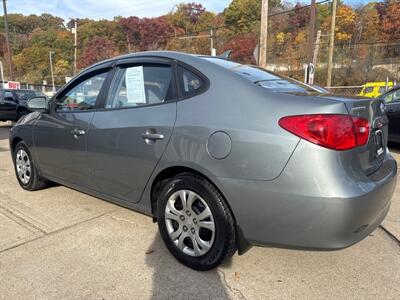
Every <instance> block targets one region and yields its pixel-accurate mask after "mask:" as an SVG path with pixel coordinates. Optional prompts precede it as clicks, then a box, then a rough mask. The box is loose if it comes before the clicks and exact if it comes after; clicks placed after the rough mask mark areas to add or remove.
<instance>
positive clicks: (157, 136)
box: [142, 128, 164, 145]
mask: <svg viewBox="0 0 400 300" xmlns="http://www.w3.org/2000/svg"><path fill="white" fill-rule="evenodd" d="M142 138H143V139H144V141H145V142H146V144H147V145H154V143H155V142H156V141H158V140H162V139H163V138H164V135H163V134H161V133H157V130H156V129H155V128H149V129H147V130H146V132H145V133H142Z"/></svg>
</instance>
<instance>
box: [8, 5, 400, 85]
mask: <svg viewBox="0 0 400 300" xmlns="http://www.w3.org/2000/svg"><path fill="white" fill-rule="evenodd" d="M291 3H292V2H289V1H281V0H270V1H269V12H270V14H272V16H271V17H270V18H269V23H268V29H269V30H268V52H267V60H268V64H269V66H271V67H273V68H275V71H278V72H282V73H285V74H286V75H290V76H293V77H296V78H298V79H302V76H303V73H304V72H303V66H304V63H306V62H307V56H308V53H307V43H308V40H309V37H308V34H309V33H308V30H309V28H308V27H309V23H310V11H309V9H308V8H304V7H303V5H304V4H300V3H295V4H291ZM339 3H340V5H339V6H338V9H337V17H336V27H335V52H334V61H335V64H336V65H337V66H339V67H338V69H340V71H339V70H335V72H334V81H335V84H359V83H362V82H363V81H365V80H369V77H368V76H370V77H371V76H375V77H377V78H378V77H379V78H381V77H382V78H385V76H387V73H385V72H386V71H385V72H383V73H379V74H378V75H376V74H377V73H376V72H377V71H376V70H377V68H376V65H378V66H382V65H385V64H393V62H396V61H397V60H398V57H399V55H400V47H399V45H400V2H399V1H395V0H386V1H381V2H371V3H368V4H366V5H364V6H350V5H345V4H343V2H342V1H339ZM260 10H261V0H232V1H231V2H230V4H229V5H228V6H227V7H226V8H225V9H224V10H223V11H222V12H221V13H219V14H216V13H214V12H211V11H208V10H207V9H206V8H205V7H204V6H203V5H202V4H200V3H195V2H188V3H181V4H178V5H177V6H176V7H175V8H174V9H173V10H172V11H171V12H169V13H167V14H166V15H163V16H159V17H153V18H139V17H137V16H130V17H118V16H117V17H115V18H114V19H113V20H93V19H89V18H84V19H77V22H78V48H77V51H78V68H79V69H81V68H85V67H87V66H89V65H91V64H93V63H94V62H97V61H100V60H102V59H105V58H109V57H113V56H117V55H120V54H124V53H128V52H137V51H146V50H175V51H184V52H190V53H199V54H210V46H211V45H210V33H211V31H210V30H211V29H212V28H213V34H214V36H213V46H214V48H216V49H217V53H222V52H223V51H225V50H232V55H231V58H232V59H234V60H237V61H240V62H243V63H255V59H254V55H253V53H254V49H255V48H256V46H257V44H258V39H259V27H260V21H259V19H260ZM286 10H290V12H288V13H280V12H284V11H286ZM3 24H4V22H3V17H0V59H2V60H3V62H5V56H6V55H5V54H6V52H5V50H6V49H5V40H4V35H3V34H2V32H3V26H4V25H3ZM9 24H10V35H11V37H10V38H11V41H12V50H13V62H14V65H15V73H16V76H17V78H16V79H17V80H21V81H25V82H31V83H42V81H43V80H47V81H48V82H50V74H49V73H50V72H49V69H50V68H49V61H48V53H49V51H54V57H53V58H54V74H55V77H56V82H57V83H59V84H61V83H63V82H64V79H65V76H71V75H72V73H73V58H74V46H73V40H74V39H73V33H72V32H71V29H72V28H73V20H70V21H68V22H67V23H65V22H64V20H63V19H62V18H59V17H56V16H52V15H50V14H42V15H40V16H36V15H30V16H23V15H21V14H10V15H9ZM330 24H331V6H330V3H324V4H320V5H318V6H317V24H316V29H317V30H321V33H322V34H321V39H320V44H319V52H318V55H317V61H316V62H317V67H318V68H320V69H318V70H317V77H316V80H317V81H318V82H321V83H323V81H324V74H325V73H326V72H325V71H324V69H323V68H324V67H326V61H327V52H328V51H327V46H328V44H329V40H328V36H329V31H330V27H331V26H330ZM342 69H343V70H342ZM393 69H395V68H393ZM397 69H399V68H397ZM6 71H7V68H6ZM388 72H389V71H388ZM371 74H372V75H371ZM6 75H7V74H6ZM398 75H399V74H397V73H396V72H394V73H389V76H393V77H399V76H398ZM373 79H374V78H373Z"/></svg>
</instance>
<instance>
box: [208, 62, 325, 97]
mask: <svg viewBox="0 0 400 300" xmlns="http://www.w3.org/2000/svg"><path fill="white" fill-rule="evenodd" d="M202 58H204V59H205V60H208V61H211V62H213V63H215V64H217V65H220V66H222V67H224V68H227V69H229V70H231V71H232V72H235V73H237V74H240V75H242V76H243V77H244V78H247V79H249V80H250V81H252V82H254V83H256V84H257V85H259V86H261V87H263V88H266V89H269V90H271V91H274V92H296V93H309V92H311V93H316V92H319V91H317V90H316V89H313V88H311V87H309V86H307V85H305V84H302V83H301V82H299V81H297V80H293V79H291V78H288V77H284V76H280V75H278V74H275V73H273V72H269V71H267V70H265V69H261V68H258V67H256V66H249V65H242V64H238V63H235V62H231V61H227V60H224V59H220V58H213V57H202Z"/></svg>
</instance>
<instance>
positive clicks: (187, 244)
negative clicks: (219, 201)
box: [165, 190, 215, 257]
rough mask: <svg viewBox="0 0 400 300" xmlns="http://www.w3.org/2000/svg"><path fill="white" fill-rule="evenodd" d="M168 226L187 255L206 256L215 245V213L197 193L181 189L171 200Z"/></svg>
mask: <svg viewBox="0 0 400 300" xmlns="http://www.w3.org/2000/svg"><path fill="white" fill-rule="evenodd" d="M165 224H166V227H167V231H168V234H169V237H170V238H171V240H172V241H173V242H174V244H175V245H176V246H177V247H178V249H180V250H181V251H182V252H183V253H185V254H187V255H190V256H195V257H198V256H202V255H204V254H206V253H207V252H208V251H209V250H210V249H211V247H212V245H213V243H214V238H215V222H214V217H213V214H212V212H211V210H210V207H209V206H208V205H207V203H206V202H205V201H204V199H202V198H201V197H200V196H199V195H198V194H197V193H195V192H193V191H190V190H178V191H176V192H175V193H173V194H172V195H171V196H170V197H169V199H168V201H167V205H166V207H165Z"/></svg>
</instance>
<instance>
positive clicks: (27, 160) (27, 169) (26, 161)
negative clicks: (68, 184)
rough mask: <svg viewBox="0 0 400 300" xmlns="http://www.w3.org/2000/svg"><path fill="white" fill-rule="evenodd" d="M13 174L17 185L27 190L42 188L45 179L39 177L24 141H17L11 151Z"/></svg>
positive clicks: (44, 184) (45, 183) (45, 182)
mask: <svg viewBox="0 0 400 300" xmlns="http://www.w3.org/2000/svg"><path fill="white" fill-rule="evenodd" d="M13 160H14V168H15V175H16V176H17V179H18V183H19V185H20V186H21V187H22V188H23V189H25V190H27V191H35V190H39V189H42V188H44V187H45V186H46V185H47V181H46V180H44V179H43V178H41V177H40V176H39V174H38V171H37V168H36V166H35V164H34V162H33V160H32V156H31V154H30V152H29V149H28V147H27V146H26V145H25V143H24V142H22V141H21V142H19V143H18V144H17V146H16V147H15V149H14V153H13Z"/></svg>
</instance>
